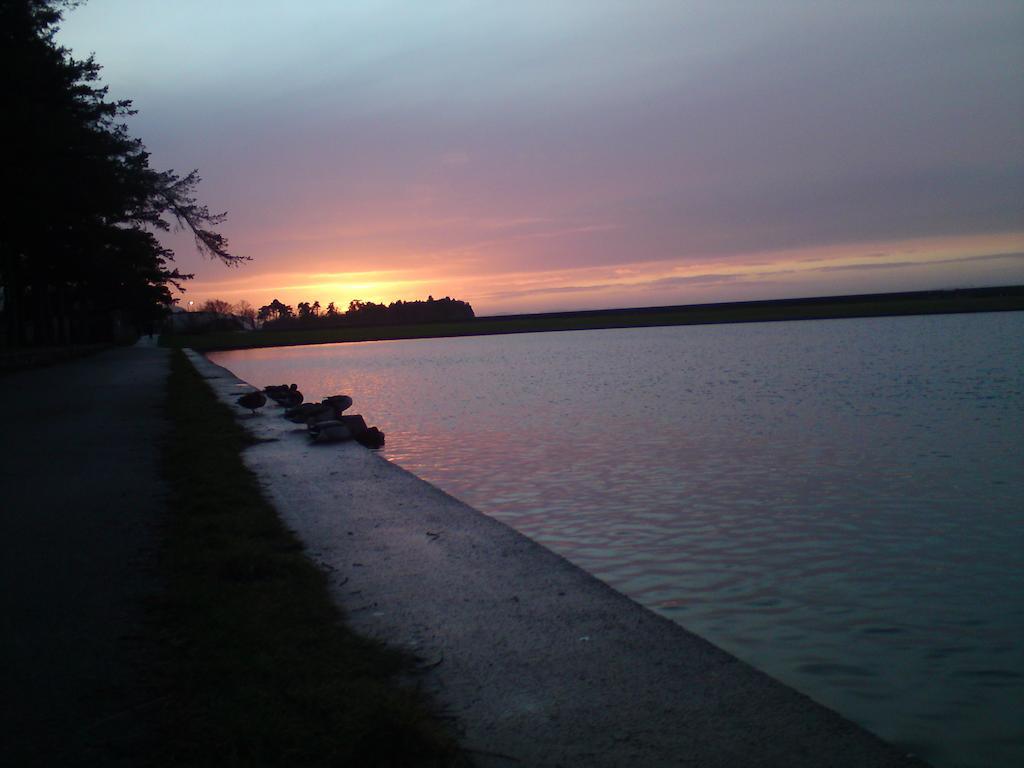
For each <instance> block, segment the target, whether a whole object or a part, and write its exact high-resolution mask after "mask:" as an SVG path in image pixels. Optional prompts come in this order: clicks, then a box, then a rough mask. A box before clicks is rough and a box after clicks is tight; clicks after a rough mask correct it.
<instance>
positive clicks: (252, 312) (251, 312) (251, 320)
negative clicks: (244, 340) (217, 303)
mask: <svg viewBox="0 0 1024 768" xmlns="http://www.w3.org/2000/svg"><path fill="white" fill-rule="evenodd" d="M231 311H232V312H233V313H234V314H236V315H238V316H239V317H240V318H242V319H243V320H245V321H246V322H247V323H248V324H249V327H250V328H253V327H255V326H256V308H255V307H254V306H253V305H252V304H250V303H249V302H248V301H246V300H245V299H242V300H241V301H239V302H238V303H237V304H235V306H234V307H233V308H232V310H231Z"/></svg>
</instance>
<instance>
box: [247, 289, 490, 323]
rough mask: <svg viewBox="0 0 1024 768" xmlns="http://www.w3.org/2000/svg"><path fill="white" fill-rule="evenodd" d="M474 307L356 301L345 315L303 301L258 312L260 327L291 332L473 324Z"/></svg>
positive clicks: (449, 302) (431, 301)
mask: <svg viewBox="0 0 1024 768" xmlns="http://www.w3.org/2000/svg"><path fill="white" fill-rule="evenodd" d="M473 317H474V315H473V307H471V306H470V305H469V303H468V302H465V301H460V300H459V299H453V298H451V297H449V296H445V297H444V298H443V299H435V298H434V297H433V296H428V297H427V300H426V301H393V302H391V303H390V304H375V303H374V302H372V301H360V300H358V299H355V300H353V301H350V302H349V305H348V309H347V310H345V311H344V312H341V311H339V310H338V308H337V307H336V306H335V305H334V302H333V301H332V302H331V303H330V304H328V305H327V306H326V307H321V305H320V302H319V301H314V302H312V303H310V302H308V301H300V302H299V303H298V304H297V305H296V308H295V309H292V307H290V306H289V305H288V304H283V303H282V302H280V301H278V300H277V299H274V300H273V301H272V302H270V303H269V304H267V305H265V306H262V307H260V308H259V310H258V311H257V312H256V320H257V322H258V323H259V324H260V327H262V328H264V329H267V330H286V329H292V328H330V327H337V326H345V325H405V324H414V323H442V322H452V321H458V320H472V319H473Z"/></svg>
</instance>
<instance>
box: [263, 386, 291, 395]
mask: <svg viewBox="0 0 1024 768" xmlns="http://www.w3.org/2000/svg"><path fill="white" fill-rule="evenodd" d="M293 386H294V385H293ZM289 389H290V387H289V386H288V385H287V384H268V385H267V386H265V387H264V388H263V393H264V394H265V395H267V397H274V396H275V395H279V394H284V393H285V392H287V391H288V390H289Z"/></svg>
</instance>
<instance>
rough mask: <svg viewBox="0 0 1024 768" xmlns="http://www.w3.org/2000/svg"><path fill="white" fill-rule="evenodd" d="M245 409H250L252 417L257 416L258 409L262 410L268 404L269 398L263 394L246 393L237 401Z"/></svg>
mask: <svg viewBox="0 0 1024 768" xmlns="http://www.w3.org/2000/svg"><path fill="white" fill-rule="evenodd" d="M235 402H236V403H238V404H239V405H240V406H242V407H243V408H248V409H249V410H250V411H252V415H253V416H255V415H256V409H257V408H262V407H263V406H264V405H266V404H267V398H266V396H265V395H264V394H263V393H262V392H246V393H245V394H244V395H242V396H241V397H240V398H238V399H237V400H236V401H235Z"/></svg>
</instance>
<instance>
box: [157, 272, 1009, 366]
mask: <svg viewBox="0 0 1024 768" xmlns="http://www.w3.org/2000/svg"><path fill="white" fill-rule="evenodd" d="M1019 311H1024V286H1006V287H1001V288H976V289H959V290H954V291H917V292H913V293H895V294H865V295H858V296H826V297H820V298H806V299H773V300H768V301H743V302H725V303H720V304H694V305H681V306H670V307H634V308H627V309H605V310H587V311H581V312H547V313H540V314H529V315H493V316H487V317H478V318H475V319H473V320H465V321H460V322H447V323H445V322H440V323H421V324H417V325H353V326H336V327H317V326H316V325H313V326H310V327H307V328H291V329H264V330H258V331H234V332H212V333H206V334H191V335H167V337H166V339H165V340H164V341H162V343H166V344H168V345H169V346H181V347H191V348H193V349H196V350H198V351H200V352H212V351H220V350H231V349H256V348H266V347H279V346H300V345H307V344H338V343H345V342H356V341H393V340H399V339H424V338H450V337H457V336H492V335H504V334H512V333H542V332H552V331H579V330H598V329H612V328H645V327H664V326H673V325H718V324H732V323H767V322H794V321H800V320H849V319H857V318H869V317H907V316H916V315H935V314H974V313H979V312H1019Z"/></svg>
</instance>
